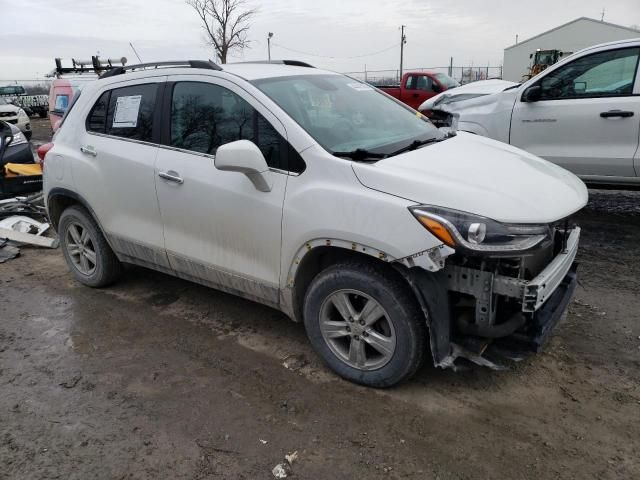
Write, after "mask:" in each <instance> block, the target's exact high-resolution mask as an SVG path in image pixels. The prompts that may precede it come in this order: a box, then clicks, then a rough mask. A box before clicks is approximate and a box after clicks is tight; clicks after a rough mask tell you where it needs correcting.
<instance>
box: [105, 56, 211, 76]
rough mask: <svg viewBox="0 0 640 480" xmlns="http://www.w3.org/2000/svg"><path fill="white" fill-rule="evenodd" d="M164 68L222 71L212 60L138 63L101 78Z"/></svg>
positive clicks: (112, 71) (115, 70) (112, 69)
mask: <svg viewBox="0 0 640 480" xmlns="http://www.w3.org/2000/svg"><path fill="white" fill-rule="evenodd" d="M162 67H189V68H204V69H207V70H222V67H221V66H220V65H218V64H216V63H213V62H212V61H211V60H173V61H168V62H151V63H138V64H136V65H127V66H122V67H113V68H111V69H109V70H107V71H106V72H105V73H103V74H102V75H100V78H107V77H113V76H115V75H122V74H123V73H126V72H127V71H129V70H131V71H133V70H138V69H147V68H149V69H156V68H162Z"/></svg>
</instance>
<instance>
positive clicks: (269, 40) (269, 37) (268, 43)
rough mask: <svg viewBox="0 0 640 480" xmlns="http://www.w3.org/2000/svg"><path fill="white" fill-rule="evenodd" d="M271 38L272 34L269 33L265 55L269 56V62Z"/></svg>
mask: <svg viewBox="0 0 640 480" xmlns="http://www.w3.org/2000/svg"><path fill="white" fill-rule="evenodd" d="M271 37H273V32H269V35H267V53H268V55H269V61H271Z"/></svg>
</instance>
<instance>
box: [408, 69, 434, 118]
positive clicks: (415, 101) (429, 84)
mask: <svg viewBox="0 0 640 480" xmlns="http://www.w3.org/2000/svg"><path fill="white" fill-rule="evenodd" d="M434 95H436V92H435V91H434V90H433V79H432V78H431V77H429V76H428V75H424V74H423V75H421V74H415V75H409V76H407V83H406V86H405V91H404V92H403V98H402V101H403V102H404V103H406V104H407V105H409V106H410V107H411V108H415V109H416V110H417V109H418V107H419V106H420V105H421V104H422V102H424V101H425V100H428V99H429V98H431V97H433V96H434Z"/></svg>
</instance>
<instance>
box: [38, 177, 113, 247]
mask: <svg viewBox="0 0 640 480" xmlns="http://www.w3.org/2000/svg"><path fill="white" fill-rule="evenodd" d="M73 205H80V206H81V207H83V208H84V209H85V210H86V211H87V212H89V215H91V217H92V218H93V219H94V220H95V222H96V223H97V224H98V228H99V229H100V231H101V232H102V235H104V238H105V240H106V241H107V244H109V247H111V249H112V250H114V248H113V245H112V244H111V241H110V240H109V236H108V235H107V234H106V232H105V230H104V228H102V224H101V223H100V219H99V218H98V216H97V215H96V212H94V211H93V208H91V205H89V202H87V201H86V200H85V199H84V197H82V195H79V194H78V193H76V192H74V191H72V190H68V189H66V188H60V187H56V188H52V189H51V190H50V191H49V193H48V194H47V213H48V215H49V221H50V222H51V225H53V228H54V229H56V231H57V230H58V224H59V223H60V216H61V215H62V212H64V211H65V209H67V208H69V207H71V206H73ZM114 251H115V250H114Z"/></svg>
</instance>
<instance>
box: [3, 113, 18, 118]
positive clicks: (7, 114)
mask: <svg viewBox="0 0 640 480" xmlns="http://www.w3.org/2000/svg"><path fill="white" fill-rule="evenodd" d="M16 115H17V113H15V112H0V118H2V117H15V116H16Z"/></svg>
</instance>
